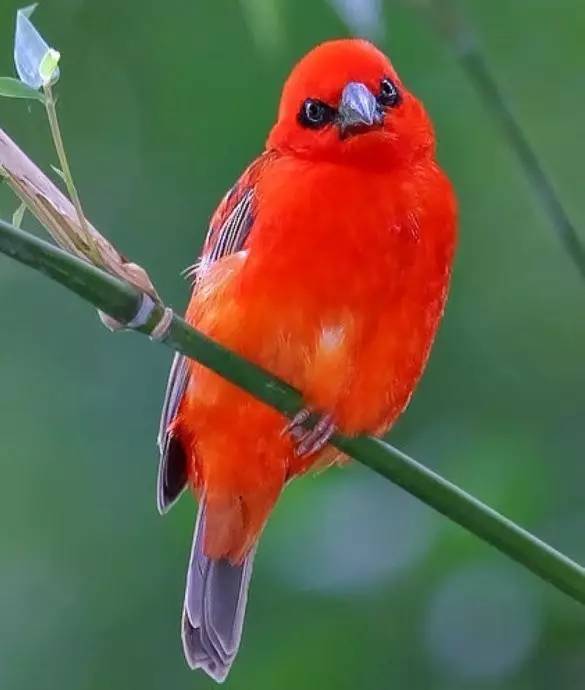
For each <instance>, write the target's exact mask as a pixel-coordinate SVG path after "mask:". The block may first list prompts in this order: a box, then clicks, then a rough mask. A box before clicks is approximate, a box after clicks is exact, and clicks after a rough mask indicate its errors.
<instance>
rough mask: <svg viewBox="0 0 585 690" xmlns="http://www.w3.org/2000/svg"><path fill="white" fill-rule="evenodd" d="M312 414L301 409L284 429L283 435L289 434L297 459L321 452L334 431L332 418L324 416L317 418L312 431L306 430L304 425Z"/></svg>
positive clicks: (307, 410) (327, 415)
mask: <svg viewBox="0 0 585 690" xmlns="http://www.w3.org/2000/svg"><path fill="white" fill-rule="evenodd" d="M311 414H312V412H311V410H309V409H303V410H301V411H300V412H297V414H296V415H295V416H294V417H293V418H292V419H291V421H290V422H289V423H288V424H287V425H286V427H285V428H284V431H283V434H287V433H288V434H290V435H291V436H292V439H293V441H294V442H295V445H296V447H295V453H296V455H297V456H298V457H304V456H307V455H312V454H313V453H317V452H319V451H320V450H322V449H323V448H324V447H325V446H326V445H327V443H328V441H329V439H330V438H331V437H332V436H333V434H334V433H335V431H336V426H335V423H334V422H333V417H332V416H331V415H330V414H325V415H323V416H322V417H320V418H319V420H318V421H317V423H316V424H315V426H314V427H313V428H312V429H306V428H305V423H306V422H307V421H308V420H309V418H310V416H311Z"/></svg>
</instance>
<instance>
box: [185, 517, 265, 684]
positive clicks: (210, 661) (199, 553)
mask: <svg viewBox="0 0 585 690" xmlns="http://www.w3.org/2000/svg"><path fill="white" fill-rule="evenodd" d="M204 532H205V506H204V505H203V504H202V505H201V506H200V508H199V514H198V516H197V522H196V523H195V533H194V535H193V546H192V549H191V557H190V559H189V569H188V570H187V585H186V590H185V603H184V605H183V620H182V640H183V650H184V652H185V659H186V660H187V663H188V664H189V666H190V667H191V668H193V669H195V668H200V669H202V670H203V671H205V673H207V674H208V675H209V676H211V678H213V679H214V680H215V681H217V682H218V683H223V681H224V680H225V679H226V677H227V675H228V673H229V671H230V668H231V665H232V663H233V662H234V659H235V658H236V654H237V653H238V649H239V646H240V640H241V638H242V628H243V625H244V615H245V613H246V601H247V599H248V587H249V585H250V577H251V575H252V567H253V563H254V555H255V552H256V549H255V548H254V549H253V550H252V551H251V552H250V553H249V554H248V555H247V556H246V558H245V560H244V562H243V563H242V564H241V565H232V564H231V563H230V562H229V561H227V560H225V559H223V558H221V559H211V558H208V557H207V556H206V555H205V554H204V553H203V535H204Z"/></svg>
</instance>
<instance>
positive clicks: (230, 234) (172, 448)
mask: <svg viewBox="0 0 585 690" xmlns="http://www.w3.org/2000/svg"><path fill="white" fill-rule="evenodd" d="M269 156H270V154H264V155H263V156H261V157H260V158H258V159H257V160H256V161H254V163H252V165H250V166H249V167H248V169H247V170H246V171H245V172H244V174H243V175H242V177H241V178H240V180H239V181H238V182H237V183H236V184H235V185H234V186H233V187H232V189H230V191H229V192H228V193H227V194H226V195H225V197H224V198H223V200H222V201H221V203H220V205H219V206H218V208H217V210H216V212H215V213H214V214H213V217H212V219H211V223H210V225H209V230H208V232H207V237H206V239H205V244H204V245H203V252H202V255H201V260H200V262H199V263H198V264H197V265H196V266H195V270H194V274H195V275H194V277H195V284H194V288H193V289H194V290H197V273H198V272H199V271H201V269H202V268H204V267H209V265H210V264H212V263H214V262H215V261H219V260H220V259H221V258H222V257H224V256H228V255H229V254H235V253H236V252H239V251H240V250H242V249H243V248H244V246H245V243H246V240H247V238H248V235H249V234H250V229H251V228H252V224H253V222H254V188H255V185H256V180H257V179H258V175H259V173H260V170H261V169H262V167H263V166H264V164H265V162H266V160H267V158H268V157H269ZM188 380H189V366H188V360H187V358H186V357H184V356H183V355H180V354H177V355H175V359H174V360H173V364H172V367H171V371H170V375H169V382H168V385H167V390H166V395H165V400H164V403H163V409H162V415H161V423H160V429H159V435H158V447H159V450H160V462H159V469H158V479H157V489H156V496H157V506H158V509H159V511H160V512H161V513H165V512H166V511H167V510H168V509H169V508H170V507H171V506H172V505H173V503H174V502H175V501H176V500H177V498H178V497H179V496H180V495H181V493H182V492H183V489H184V488H185V486H186V484H187V479H188V466H187V457H186V454H185V451H184V450H183V448H182V446H181V443H180V441H179V439H178V438H177V437H176V436H174V435H173V431H172V428H171V425H172V422H173V420H174V419H175V417H176V415H177V413H178V411H179V406H180V404H181V401H182V399H183V395H184V393H185V390H186V388H187V383H188Z"/></svg>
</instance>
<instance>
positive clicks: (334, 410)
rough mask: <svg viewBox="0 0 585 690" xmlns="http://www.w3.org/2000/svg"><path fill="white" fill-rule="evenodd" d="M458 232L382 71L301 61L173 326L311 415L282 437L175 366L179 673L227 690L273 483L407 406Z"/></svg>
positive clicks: (424, 135) (341, 44) (278, 488)
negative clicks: (257, 369)
mask: <svg viewBox="0 0 585 690" xmlns="http://www.w3.org/2000/svg"><path fill="white" fill-rule="evenodd" d="M456 219H457V209H456V201H455V197H454V193H453V190H452V187H451V184H450V183H449V180H448V179H447V177H446V176H445V174H444V173H443V172H442V170H441V169H440V167H439V166H438V164H437V162H436V160H435V136H434V132H433V127H432V124H431V122H430V119H429V116H428V115H427V113H426V111H425V110H424V108H423V106H422V104H421V103H420V101H418V100H417V99H416V98H415V96H413V94H412V93H411V92H410V91H408V90H407V89H406V87H405V86H404V85H403V84H402V82H401V81H400V78H399V77H398V75H397V74H396V71H395V70H394V68H393V67H392V64H391V63H390V61H389V60H388V58H387V57H386V56H385V55H383V54H382V53H381V52H380V51H379V50H378V49H377V48H375V47H374V46H373V45H372V44H370V43H368V42H366V41H363V40H337V41H330V42H327V43H323V44H321V45H319V46H317V47H316V48H314V49H313V50H312V51H310V52H309V53H308V54H307V55H306V56H305V57H303V58H302V59H301V60H300V62H299V63H298V64H297V65H296V66H295V68H294V69H293V71H292V73H291V75H290V77H289V78H288V80H287V81H286V83H285V86H284V90H283V92H282V98H281V101H280V108H279V111H278V118H277V122H276V124H275V125H274V127H273V129H272V131H271V132H270V134H269V136H268V141H267V144H266V150H265V151H264V153H262V154H261V155H260V156H259V157H258V158H257V159H256V160H255V161H254V162H253V163H252V164H251V165H250V166H249V167H248V168H247V170H246V171H245V172H244V173H243V175H242V176H241V178H240V179H239V181H238V182H237V183H236V184H235V185H234V186H233V187H232V188H231V189H230V191H229V192H228V193H227V194H226V196H225V197H224V199H223V200H222V201H221V203H220V205H219V207H218V209H217V210H216V212H215V214H214V215H213V217H212V219H211V224H210V227H209V231H208V235H207V239H206V241H205V245H204V247H203V252H202V255H201V258H200V259H199V261H198V262H197V264H196V265H195V266H194V267H193V269H192V275H193V278H194V285H193V293H192V296H191V301H190V303H189V307H188V310H187V315H186V318H187V321H188V322H189V323H190V324H191V325H192V326H194V327H195V328H197V329H199V330H200V331H202V332H203V333H205V334H207V335H208V336H209V337H210V338H212V339H214V340H216V341H217V342H219V343H221V344H222V345H224V346H226V347H228V348H230V349H231V350H233V351H235V352H237V353H238V354H240V355H241V356H242V357H245V358H247V359H249V360H251V361H252V362H254V363H256V364H258V365H260V366H262V367H264V368H265V369H267V370H268V371H270V372H271V373H273V374H274V375H276V376H278V377H280V378H281V379H283V380H285V381H287V382H288V383H290V384H291V385H292V386H294V387H295V388H297V389H298V390H299V391H301V392H302V394H303V396H304V399H305V401H306V408H307V410H306V411H304V412H302V413H300V414H299V415H297V417H296V418H295V419H293V420H292V421H291V422H290V423H289V424H288V425H285V421H286V420H284V418H283V417H282V416H281V415H280V414H279V413H278V412H276V411H275V410H273V409H271V408H270V407H268V406H267V405H265V404H263V403H262V402H259V401H257V400H255V399H254V398H252V397H251V396H250V395H249V394H247V393H245V392H243V391H241V390H240V389H238V388H236V387H235V386H234V385H232V384H231V383H228V382H227V381H225V380H224V379H222V378H221V377H219V376H217V375H216V374H214V373H213V372H211V371H209V370H208V369H205V368H204V367H203V366H201V365H200V364H198V363H197V362H194V361H190V360H189V359H187V358H185V357H184V356H182V355H177V356H176V357H175V360H174V362H173V366H172V369H171V373H170V379H169V384H168V389H167V394H166V399H165V403H164V409H163V414H162V420H161V428H160V436H159V446H160V451H161V462H160V468H159V476H158V487H157V500H158V508H159V510H160V512H161V513H164V512H166V511H167V510H168V508H169V507H170V506H171V505H172V504H173V503H174V502H175V500H176V499H177V498H178V497H179V495H180V494H181V493H182V491H183V489H184V488H185V487H186V486H188V487H189V488H190V489H191V490H192V491H193V492H194V493H195V495H196V497H197V499H198V501H199V514H198V517H197V521H196V525H195V535H194V538H193V548H192V552H191V557H190V561H189V567H188V573H187V585H186V593H185V601H184V607H183V620H182V639H183V648H184V652H185V656H186V659H187V662H188V664H189V665H190V666H191V667H192V668H202V669H203V670H204V671H205V672H207V673H208V674H209V675H210V676H211V677H212V678H214V679H215V680H216V681H219V682H221V681H223V680H224V679H225V678H226V676H227V674H228V672H229V670H230V667H231V665H232V663H233V661H234V658H235V656H236V653H237V651H238V648H239V645H240V638H241V635H242V626H243V621H244V613H245V608H246V600H247V595H248V586H249V583H250V576H251V574H252V564H253V560H254V554H255V552H256V547H257V544H258V539H259V537H260V534H261V532H262V529H263V528H264V525H265V524H266V520H267V518H268V516H269V514H270V511H271V510H272V508H273V507H274V504H275V502H276V500H277V499H278V497H279V495H280V493H281V492H282V490H283V488H284V486H285V485H286V483H287V482H288V481H289V480H290V479H292V478H293V477H296V476H298V475H300V474H303V473H304V472H306V471H307V470H309V469H311V468H315V467H319V468H323V467H325V466H327V465H330V464H332V463H335V462H340V461H342V460H343V458H342V457H341V456H340V454H339V453H338V452H337V451H336V450H335V448H333V447H332V446H330V445H328V440H329V439H330V437H331V435H332V433H333V432H334V431H335V430H339V431H340V432H342V433H344V434H357V433H361V432H367V433H371V434H381V433H382V432H384V431H386V430H387V429H388V428H389V427H390V426H391V425H392V423H393V422H394V421H395V420H396V418H397V417H398V415H399V414H400V413H401V412H402V411H403V410H404V408H405V407H406V405H407V403H408V400H409V398H410V396H411V394H412V392H413V390H414V387H415V385H416V383H417V381H418V380H419V378H420V376H421V373H422V371H423V368H424V366H425V363H426V361H427V358H428V355H429V351H430V348H431V345H432V342H433V339H434V336H435V332H436V330H437V326H438V324H439V321H440V319H441V316H442V313H443V309H444V306H445V301H446V298H447V291H448V286H449V280H450V274H451V264H452V259H453V253H454V248H455V241H456V225H457V220H456ZM309 411H311V412H312V413H313V414H315V415H317V416H318V419H319V421H318V423H317V424H316V425H315V426H314V427H313V428H312V429H306V428H305V425H306V424H307V420H308V419H309Z"/></svg>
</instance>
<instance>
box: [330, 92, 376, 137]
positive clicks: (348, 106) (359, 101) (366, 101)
mask: <svg viewBox="0 0 585 690" xmlns="http://www.w3.org/2000/svg"><path fill="white" fill-rule="evenodd" d="M338 113H339V127H340V130H341V133H342V134H345V133H346V132H347V131H348V130H350V129H353V128H355V127H358V128H359V127H373V126H374V125H378V124H380V123H381V122H382V119H383V115H382V112H381V110H380V107H379V105H378V101H377V100H376V97H375V96H374V94H373V93H372V92H371V91H370V89H368V87H367V86H366V85H365V84H362V83H361V82H357V81H350V82H349V84H347V85H346V86H345V88H344V89H343V92H342V94H341V102H340V104H339V109H338Z"/></svg>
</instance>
